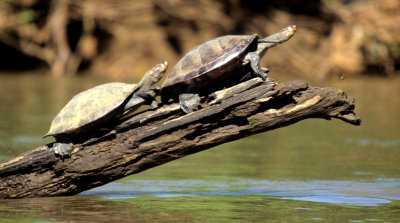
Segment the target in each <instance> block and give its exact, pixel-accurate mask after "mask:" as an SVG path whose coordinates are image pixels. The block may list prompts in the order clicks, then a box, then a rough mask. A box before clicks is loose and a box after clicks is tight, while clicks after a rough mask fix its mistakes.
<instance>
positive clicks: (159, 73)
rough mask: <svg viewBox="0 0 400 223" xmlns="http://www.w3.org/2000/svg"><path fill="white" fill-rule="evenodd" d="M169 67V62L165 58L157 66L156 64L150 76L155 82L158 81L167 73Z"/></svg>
mask: <svg viewBox="0 0 400 223" xmlns="http://www.w3.org/2000/svg"><path fill="white" fill-rule="evenodd" d="M167 68H168V62H167V61H166V60H165V61H163V62H161V63H159V64H157V65H156V66H154V67H153V68H152V69H151V70H150V71H149V73H151V74H150V78H151V80H152V82H153V84H154V83H157V82H158V81H159V80H160V79H161V78H162V77H163V76H164V74H165V72H166V71H167Z"/></svg>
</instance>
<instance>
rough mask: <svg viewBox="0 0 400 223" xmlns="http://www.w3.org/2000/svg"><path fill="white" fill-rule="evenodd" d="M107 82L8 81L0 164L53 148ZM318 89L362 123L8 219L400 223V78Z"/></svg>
mask: <svg viewBox="0 0 400 223" xmlns="http://www.w3.org/2000/svg"><path fill="white" fill-rule="evenodd" d="M104 82H105V81H104V80H98V79H96V80H95V79H91V78H88V77H71V78H67V79H57V80H56V79H52V78H50V77H46V76H40V75H38V76H37V75H36V76H35V75H27V76H25V75H17V76H15V75H13V76H11V75H0V117H1V118H0V161H4V160H6V159H7V158H10V157H12V156H15V155H17V154H20V153H22V152H24V151H27V150H29V149H32V148H34V147H36V146H39V145H42V144H45V143H49V142H50V141H51V140H52V139H46V140H43V139H42V138H41V137H42V136H43V135H44V134H45V133H46V132H47V130H48V128H49V125H50V122H51V120H52V118H53V117H54V115H55V114H56V113H57V112H58V111H59V110H60V109H61V108H62V106H63V105H64V104H65V103H66V102H67V101H68V100H69V99H70V98H71V97H72V96H73V95H74V94H76V93H78V92H80V91H82V90H86V89H88V88H90V87H93V86H95V85H97V84H100V83H104ZM314 85H318V86H333V87H337V88H341V89H343V90H344V91H345V92H348V93H349V94H350V95H352V96H354V97H355V98H356V112H357V114H358V115H359V116H360V117H361V118H362V119H363V123H362V125H361V126H359V127H355V126H350V125H348V124H346V123H343V122H341V121H338V120H332V121H326V120H306V121H302V122H299V123H297V124H295V125H292V126H289V127H285V128H281V129H277V130H274V131H270V132H267V133H263V134H258V135H255V136H252V137H248V138H246V139H242V140H238V141H235V142H232V143H227V144H224V145H221V146H218V147H216V148H213V149H211V150H208V151H204V152H201V153H198V154H195V155H192V156H189V157H185V158H183V159H179V160H176V161H174V162H171V163H168V164H166V165H162V166H160V167H156V168H153V169H150V170H148V171H145V172H143V173H140V174H137V175H133V176H129V177H127V178H125V179H122V180H119V181H116V182H113V183H110V184H108V185H105V186H102V187H99V188H95V189H92V190H90V191H86V192H84V193H82V194H81V195H78V196H72V197H59V198H35V199H21V200H0V219H1V221H0V222H117V221H118V222H146V221H147V222H159V221H161V222H232V221H238V222H265V221H271V222H282V221H286V222H314V221H324V222H325V221H328V222H377V221H378V222H379V221H382V222H399V221H400V219H399V216H400V201H399V200H400V126H399V124H398V123H400V116H399V113H400V100H398V97H396V96H397V95H400V88H399V86H400V77H397V78H392V79H390V80H388V79H379V78H359V79H351V78H348V79H345V80H344V81H340V82H339V81H330V82H327V83H316V84H314ZM372 89H373V90H372Z"/></svg>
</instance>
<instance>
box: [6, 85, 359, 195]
mask: <svg viewBox="0 0 400 223" xmlns="http://www.w3.org/2000/svg"><path fill="white" fill-rule="evenodd" d="M202 100H203V101H202V108H201V109H199V110H198V111H196V112H193V113H190V114H184V113H183V112H182V111H181V110H180V107H179V104H177V103H173V104H167V105H164V106H162V107H159V108H157V109H151V110H146V111H143V112H141V113H138V114H135V115H133V116H131V117H126V118H124V119H123V120H119V121H118V123H113V126H109V129H97V130H95V131H92V132H89V133H85V134H83V135H82V134H81V135H78V136H75V137H74V139H73V140H74V144H75V149H74V150H73V152H72V155H71V157H69V158H65V159H61V158H60V157H58V156H55V155H54V151H53V149H52V147H51V146H52V145H51V144H49V145H44V146H41V147H39V148H36V149H34V150H31V151H28V152H26V153H24V154H22V155H20V156H17V157H15V158H13V159H11V160H9V161H7V162H4V163H2V164H0V198H24V197H44V196H65V195H74V194H77V193H79V192H82V191H85V190H88V189H91V188H94V187H97V186H101V185H104V184H106V183H109V182H111V181H114V180H117V179H120V178H123V177H125V176H128V175H130V174H134V173H139V172H141V171H144V170H146V169H149V168H152V167H155V166H158V165H161V164H164V163H166V162H169V161H172V160H175V159H178V158H181V157H184V156H187V155H189V154H193V153H197V152H200V151H202V150H205V149H209V148H212V147H214V146H217V145H220V144H222V143H225V142H230V141H233V140H236V139H240V138H244V137H247V136H249V135H253V134H257V133H260V132H265V131H269V130H272V129H276V128H280V127H283V126H287V125H291V124H294V123H296V122H298V121H300V120H303V119H308V118H324V119H330V118H337V119H340V120H343V121H345V122H348V123H350V124H353V125H359V124H360V123H361V120H360V119H359V118H358V117H357V116H356V115H355V114H354V103H355V101H354V98H352V97H350V96H348V95H347V94H346V93H344V92H343V91H342V90H338V89H334V88H318V87H309V86H308V84H307V83H306V82H304V81H301V80H297V81H290V82H286V83H281V84H277V83H276V82H275V81H273V80H271V79H267V81H262V80H261V79H260V78H254V79H251V80H249V81H246V82H243V83H240V84H238V85H235V86H233V87H231V88H227V89H224V90H221V91H217V92H214V93H212V94H210V95H209V96H208V97H203V98H202Z"/></svg>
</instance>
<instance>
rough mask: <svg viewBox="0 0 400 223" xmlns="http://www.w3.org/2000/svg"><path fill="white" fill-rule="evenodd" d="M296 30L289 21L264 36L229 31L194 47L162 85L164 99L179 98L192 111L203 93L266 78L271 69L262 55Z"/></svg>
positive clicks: (187, 110) (186, 110) (163, 100)
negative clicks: (229, 32)
mask: <svg viewBox="0 0 400 223" xmlns="http://www.w3.org/2000/svg"><path fill="white" fill-rule="evenodd" d="M295 32H296V26H295V25H289V26H287V27H286V28H284V29H281V30H280V31H279V32H277V33H275V34H273V35H270V36H268V37H266V38H264V39H259V37H258V36H257V34H253V35H227V36H221V37H217V38H214V39H212V40H209V41H207V42H205V43H203V44H201V45H198V46H196V47H194V48H193V49H191V50H190V51H189V52H188V53H187V54H186V55H185V56H183V57H182V59H180V60H179V61H178V63H177V64H176V65H175V67H174V68H172V69H171V71H170V72H169V74H168V76H167V78H166V79H165V81H164V83H163V85H162V86H161V100H162V102H163V103H168V102H169V101H170V99H173V100H179V103H180V106H181V108H182V110H183V111H184V112H185V113H190V112H193V111H195V110H197V109H198V107H199V105H200V96H199V94H201V93H205V92H207V91H213V90H215V87H224V86H229V84H231V85H232V84H235V83H236V84H237V83H238V81H239V82H240V81H244V80H247V79H249V78H252V77H255V76H258V77H261V78H262V79H263V80H265V79H266V77H267V73H268V69H267V68H261V67H260V58H262V57H263V56H264V55H265V53H266V51H267V50H268V49H269V48H271V47H274V46H276V45H278V44H281V43H284V42H286V41H287V40H289V39H290V38H291V37H292V36H293V35H294V33H295ZM207 93H210V92H207Z"/></svg>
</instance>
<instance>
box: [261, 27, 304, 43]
mask: <svg viewBox="0 0 400 223" xmlns="http://www.w3.org/2000/svg"><path fill="white" fill-rule="evenodd" d="M295 32H296V25H289V26H287V27H286V28H283V29H281V30H279V32H277V33H275V34H272V35H270V36H267V37H265V38H264V39H260V40H258V42H259V43H270V44H275V45H276V44H280V43H284V42H286V41H288V40H289V39H290V38H291V37H292V36H293V35H294V33H295Z"/></svg>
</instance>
